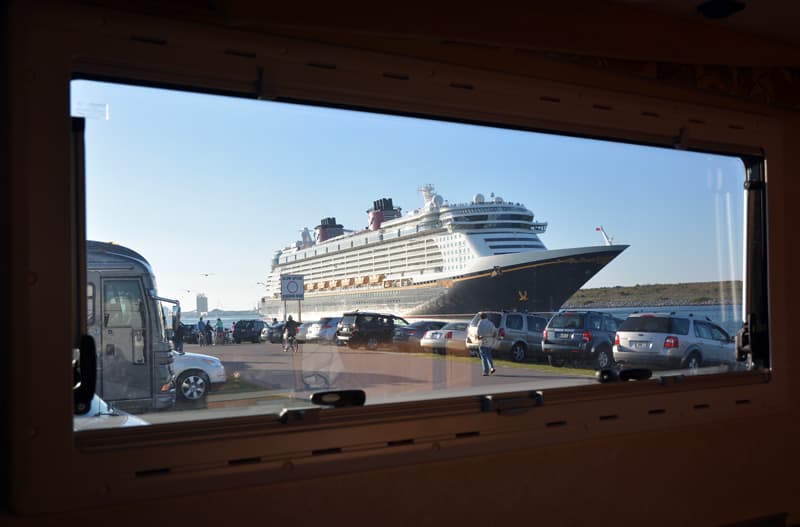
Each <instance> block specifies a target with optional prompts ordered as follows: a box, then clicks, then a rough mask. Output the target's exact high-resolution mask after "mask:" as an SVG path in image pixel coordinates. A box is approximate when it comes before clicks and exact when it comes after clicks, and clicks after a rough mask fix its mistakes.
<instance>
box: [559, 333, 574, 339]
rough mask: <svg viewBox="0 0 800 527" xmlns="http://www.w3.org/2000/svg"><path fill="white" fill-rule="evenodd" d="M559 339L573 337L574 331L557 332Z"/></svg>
mask: <svg viewBox="0 0 800 527" xmlns="http://www.w3.org/2000/svg"><path fill="white" fill-rule="evenodd" d="M556 338H557V339H569V338H572V333H556Z"/></svg>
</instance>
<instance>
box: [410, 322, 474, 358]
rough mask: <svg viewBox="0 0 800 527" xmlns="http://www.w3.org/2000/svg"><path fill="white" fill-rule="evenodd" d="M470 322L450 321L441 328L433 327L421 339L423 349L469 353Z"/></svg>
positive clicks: (445, 352) (459, 353)
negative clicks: (468, 335)
mask: <svg viewBox="0 0 800 527" xmlns="http://www.w3.org/2000/svg"><path fill="white" fill-rule="evenodd" d="M468 325H469V322H450V323H449V324H445V325H444V326H442V327H441V328H440V329H431V330H428V331H426V332H425V335H423V336H422V338H421V339H420V341H419V345H420V347H422V350H423V351H430V352H433V353H440V354H442V355H444V354H451V355H468V354H469V353H468V352H467V326H468Z"/></svg>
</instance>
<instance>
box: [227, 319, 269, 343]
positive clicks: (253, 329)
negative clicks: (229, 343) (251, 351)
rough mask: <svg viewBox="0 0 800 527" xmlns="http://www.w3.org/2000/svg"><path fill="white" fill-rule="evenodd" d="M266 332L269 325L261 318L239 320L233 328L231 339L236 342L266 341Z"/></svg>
mask: <svg viewBox="0 0 800 527" xmlns="http://www.w3.org/2000/svg"><path fill="white" fill-rule="evenodd" d="M268 333H269V326H268V325H267V323H266V322H265V321H263V320H240V321H238V322H237V323H236V327H234V328H233V341H234V342H235V343H236V344H239V343H240V342H242V341H249V342H254V343H256V344H258V343H259V342H266V341H267V337H268Z"/></svg>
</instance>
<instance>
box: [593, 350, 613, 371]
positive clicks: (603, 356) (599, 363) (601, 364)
mask: <svg viewBox="0 0 800 527" xmlns="http://www.w3.org/2000/svg"><path fill="white" fill-rule="evenodd" d="M612 364H614V357H613V356H612V355H611V350H610V349H608V348H606V347H603V348H600V349H599V350H597V357H596V358H595V363H594V365H595V369H596V370H605V369H607V368H610V367H611V365H612Z"/></svg>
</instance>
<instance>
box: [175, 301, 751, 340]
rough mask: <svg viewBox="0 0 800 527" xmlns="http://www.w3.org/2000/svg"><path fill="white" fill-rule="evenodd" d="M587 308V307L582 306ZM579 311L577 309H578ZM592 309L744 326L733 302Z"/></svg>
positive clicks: (227, 321)
mask: <svg viewBox="0 0 800 527" xmlns="http://www.w3.org/2000/svg"><path fill="white" fill-rule="evenodd" d="M582 309H586V308H582ZM576 311H577V309H576ZM591 311H604V312H606V313H611V314H613V315H614V316H615V317H617V318H620V319H623V320H624V319H625V318H627V317H628V315H630V314H631V313H644V312H651V313H671V312H674V313H675V314H677V315H688V314H690V313H691V314H693V315H694V316H695V317H698V318H701V319H705V317H708V318H709V319H711V321H712V322H714V323H715V324H717V325H719V326H720V327H722V328H723V329H724V330H725V331H727V332H728V334H730V335H735V334H736V332H737V331H739V329H741V327H742V305H741V304H731V305H703V306H650V307H647V306H645V307H642V306H637V307H614V308H596V309H591ZM219 318H221V319H222V324H223V325H224V326H225V328H226V329H230V327H231V322H238V321H239V320H252V319H257V318H260V317H258V316H256V315H250V316H234V317H231V316H221V317H219ZM428 318H430V319H438V318H437V317H428ZM204 320H205V321H207V322H208V321H211V323H212V324H216V322H217V317H207V318H204ZM181 321H183V323H184V324H197V317H191V316H183V315H181Z"/></svg>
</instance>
